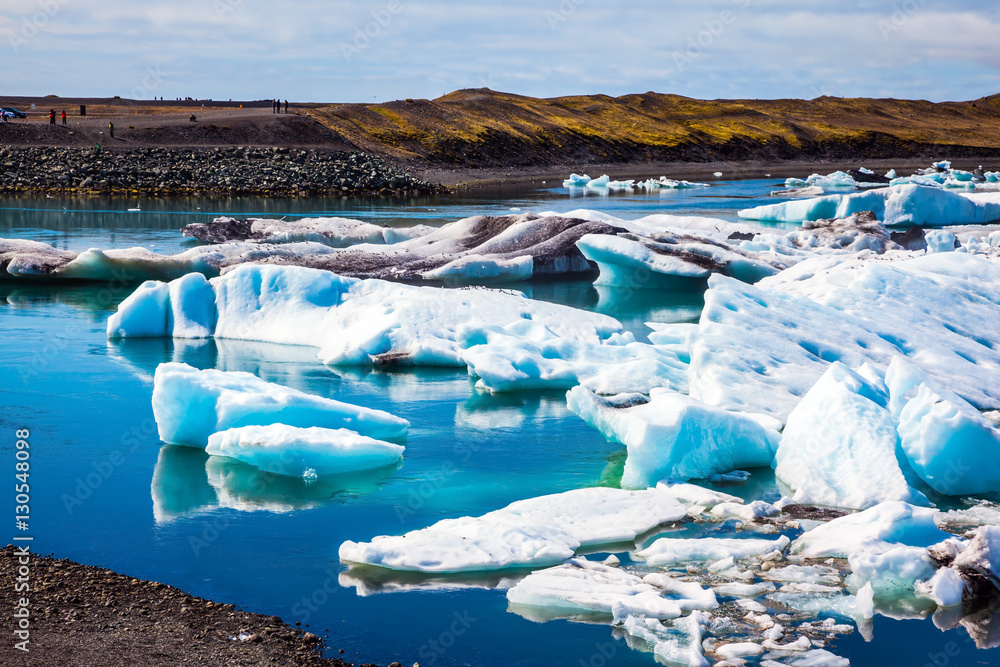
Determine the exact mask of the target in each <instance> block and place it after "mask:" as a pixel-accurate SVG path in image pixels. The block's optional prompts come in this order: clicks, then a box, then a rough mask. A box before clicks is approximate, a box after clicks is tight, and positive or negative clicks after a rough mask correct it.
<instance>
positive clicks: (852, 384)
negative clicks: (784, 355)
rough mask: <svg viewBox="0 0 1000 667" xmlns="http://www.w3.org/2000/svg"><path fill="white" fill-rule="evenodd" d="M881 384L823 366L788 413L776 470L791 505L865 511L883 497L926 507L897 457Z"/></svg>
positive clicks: (839, 367)
mask: <svg viewBox="0 0 1000 667" xmlns="http://www.w3.org/2000/svg"><path fill="white" fill-rule="evenodd" d="M887 401H888V396H886V392H885V388H884V387H877V386H874V385H873V384H872V383H871V382H869V381H868V380H866V379H865V378H863V377H861V375H859V374H858V373H855V372H853V371H851V370H850V369H849V368H847V367H846V366H844V365H843V364H841V363H840V362H834V363H833V364H831V365H830V367H829V368H828V369H827V371H826V372H825V373H824V374H823V376H822V377H821V378H820V379H819V380H818V381H817V382H816V384H815V385H813V387H812V389H810V390H809V393H807V394H806V395H805V397H804V398H803V399H802V401H801V402H800V403H799V404H798V406H796V408H795V409H794V410H793V411H792V413H791V414H790V415H789V416H788V421H787V422H786V423H785V428H784V430H783V431H782V434H781V442H780V444H779V446H778V451H777V453H776V454H775V458H774V464H775V474H776V475H777V476H778V478H779V479H781V481H783V482H784V483H785V484H787V485H788V486H790V487H791V488H792V489H794V490H795V494H794V495H793V496H792V499H793V500H794V501H795V502H797V503H802V504H809V505H825V506H833V507H849V508H853V509H867V508H869V507H873V506H875V505H878V504H879V503H881V502H885V501H887V500H903V501H906V502H917V503H919V504H926V499H925V498H923V496H922V495H921V494H920V493H918V492H916V491H914V490H913V489H911V488H910V486H909V485H908V484H907V483H906V480H905V479H904V478H903V472H902V470H901V469H900V466H899V463H898V462H897V459H896V452H897V450H898V449H899V435H898V434H897V433H896V424H895V421H894V419H893V417H892V415H891V414H890V413H889V411H888V410H887V409H886V407H885V405H886V403H887Z"/></svg>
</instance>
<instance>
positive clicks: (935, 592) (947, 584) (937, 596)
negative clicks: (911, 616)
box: [916, 567, 965, 607]
mask: <svg viewBox="0 0 1000 667" xmlns="http://www.w3.org/2000/svg"><path fill="white" fill-rule="evenodd" d="M916 591H917V593H918V594H920V595H922V596H923V597H926V598H928V599H930V600H933V601H934V604H936V605H938V606H939V607H954V606H957V605H960V604H962V596H963V595H964V594H965V581H964V580H963V579H962V576H961V575H960V574H959V573H958V572H957V571H956V570H953V569H951V568H950V567H942V568H941V569H940V570H938V571H937V572H935V573H934V576H932V577H931V578H930V579H928V580H927V581H924V582H918V583H917V584H916Z"/></svg>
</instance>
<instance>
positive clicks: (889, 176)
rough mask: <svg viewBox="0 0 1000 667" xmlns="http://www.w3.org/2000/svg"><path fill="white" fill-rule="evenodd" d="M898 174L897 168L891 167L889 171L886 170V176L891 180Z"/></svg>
mask: <svg viewBox="0 0 1000 667" xmlns="http://www.w3.org/2000/svg"><path fill="white" fill-rule="evenodd" d="M897 176H899V174H897V173H896V170H895V169H890V170H889V171H887V172H885V177H886V178H888V179H889V180H890V181H891V180H892V179H894V178H896V177H897Z"/></svg>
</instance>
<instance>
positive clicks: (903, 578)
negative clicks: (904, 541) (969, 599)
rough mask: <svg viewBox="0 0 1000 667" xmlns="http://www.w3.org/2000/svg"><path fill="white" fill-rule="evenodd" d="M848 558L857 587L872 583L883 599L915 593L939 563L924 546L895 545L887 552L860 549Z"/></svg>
mask: <svg viewBox="0 0 1000 667" xmlns="http://www.w3.org/2000/svg"><path fill="white" fill-rule="evenodd" d="M848 562H849V564H850V566H851V575H850V577H849V578H848V582H849V583H850V584H851V585H852V586H853V587H860V586H861V585H863V584H864V583H871V585H872V588H873V590H874V592H875V595H876V596H877V597H878V598H879V599H899V598H904V597H908V596H910V595H912V594H913V590H914V589H913V587H914V584H916V583H917V582H919V581H924V580H926V579H929V578H930V577H932V576H933V575H934V571H935V570H936V569H937V564H936V563H935V562H934V561H932V560H931V558H930V556H928V555H927V549H925V548H923V547H903V546H901V547H895V548H893V549H890V550H888V551H885V552H881V553H880V552H878V551H860V552H858V553H854V554H851V556H850V558H849V559H848Z"/></svg>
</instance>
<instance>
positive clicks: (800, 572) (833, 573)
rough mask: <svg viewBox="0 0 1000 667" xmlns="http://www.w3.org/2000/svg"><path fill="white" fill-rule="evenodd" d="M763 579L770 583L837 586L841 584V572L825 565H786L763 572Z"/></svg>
mask: <svg viewBox="0 0 1000 667" xmlns="http://www.w3.org/2000/svg"><path fill="white" fill-rule="evenodd" d="M761 577H762V578H763V579H767V580H768V581H781V582H785V583H796V584H802V583H805V584H820V585H822V586H835V585H837V584H839V583H840V571H839V570H837V569H835V568H832V567H827V566H825V565H786V566H785V567H777V568H771V569H770V570H768V571H767V572H763V573H762V574H761Z"/></svg>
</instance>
